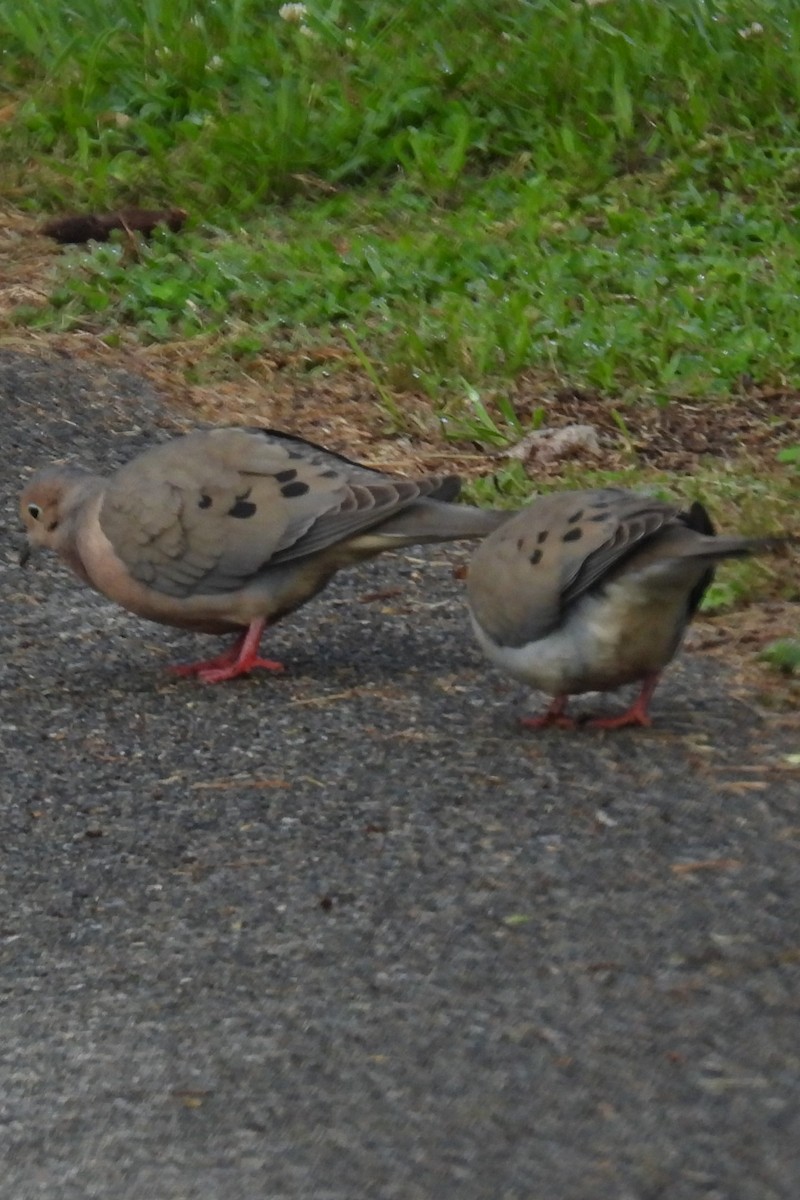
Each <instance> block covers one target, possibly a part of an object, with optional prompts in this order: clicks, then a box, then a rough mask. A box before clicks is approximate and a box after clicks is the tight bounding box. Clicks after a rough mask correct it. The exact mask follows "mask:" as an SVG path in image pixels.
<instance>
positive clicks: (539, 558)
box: [528, 550, 542, 567]
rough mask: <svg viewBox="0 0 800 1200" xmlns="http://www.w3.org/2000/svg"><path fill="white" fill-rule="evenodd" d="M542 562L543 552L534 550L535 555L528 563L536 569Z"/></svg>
mask: <svg viewBox="0 0 800 1200" xmlns="http://www.w3.org/2000/svg"><path fill="white" fill-rule="evenodd" d="M541 561H542V551H541V550H534V552H533V554H532V555H531V556H530V558H529V559H528V562H529V563H530V564H531V566H532V567H535V566H536V564H537V563H540V562H541Z"/></svg>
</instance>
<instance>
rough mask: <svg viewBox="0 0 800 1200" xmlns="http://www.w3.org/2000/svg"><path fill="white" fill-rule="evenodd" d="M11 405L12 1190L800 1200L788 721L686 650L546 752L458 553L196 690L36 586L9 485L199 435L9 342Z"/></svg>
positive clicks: (63, 583) (392, 565) (310, 1199)
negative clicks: (636, 709)
mask: <svg viewBox="0 0 800 1200" xmlns="http://www.w3.org/2000/svg"><path fill="white" fill-rule="evenodd" d="M0 406H1V410H2V420H3V456H2V461H3V479H2V491H3V496H2V501H3V510H2V511H3V524H4V526H5V532H6V537H5V539H4V550H3V553H2V555H1V556H0V594H1V595H2V599H3V613H4V619H3V625H2V643H3V644H2V656H0V673H1V676H2V701H0V705H1V709H2V711H0V723H1V729H0V737H1V738H2V748H3V752H4V753H3V758H4V767H3V772H2V793H3V798H2V806H1V808H0V820H1V821H2V825H1V826H0V828H1V830H2V836H1V840H0V847H1V851H0V852H1V853H2V875H0V963H1V964H2V967H1V970H0V989H1V990H2V1000H1V1001H0V1155H1V1156H2V1159H3V1161H4V1164H5V1165H4V1169H3V1173H2V1175H1V1176H0V1197H2V1200H6V1197H7V1198H8V1200H12V1198H13V1200H28V1198H29V1197H30V1198H33V1197H56V1196H57V1197H59V1200H73V1198H74V1200H78V1198H80V1200H84V1198H85V1197H103V1198H106V1197H114V1200H152V1198H157V1200H194V1198H195V1197H197V1198H201V1197H202V1198H205V1197H209V1198H213V1200H250V1198H251V1197H252V1198H253V1200H263V1198H268V1200H360V1198H361V1197H369V1198H370V1200H431V1198H436V1200H450V1198H453V1200H456V1198H458V1200H517V1198H519V1200H605V1198H606V1197H608V1198H609V1200H612V1198H613V1200H650V1198H653V1200H655V1198H657V1197H665V1198H669V1200H689V1198H691V1200H694V1198H701V1197H702V1198H704V1200H751V1198H752V1200H778V1198H780V1200H796V1197H797V1195H798V1193H799V1192H800V1115H799V1114H800V1106H799V1105H798V1099H799V1096H800V1085H799V1083H798V1075H799V1072H800V1037H798V996H799V994H800V992H799V989H798V984H800V935H798V929H799V928H800V920H799V919H798V918H800V896H799V892H798V886H797V884H798V866H797V854H798V847H800V816H798V804H797V801H798V789H797V773H796V770H793V769H792V761H791V757H790V756H791V755H792V753H796V751H797V741H796V726H795V727H794V730H793V729H792V727H791V725H790V724H789V723H787V721H786V719H785V718H784V719H783V720H782V721H781V720H779V719H777V718H775V717H769V716H765V715H764V714H761V713H760V712H758V711H757V710H756V709H755V708H754V707H753V706H752V705H750V704H748V703H747V702H746V698H745V699H742V698H741V697H739V696H735V697H734V696H733V695H731V694H730V692H727V693H726V680H725V677H724V675H720V672H719V668H718V665H717V664H715V663H709V662H704V661H702V660H701V659H700V658H698V657H696V656H692V655H690V654H686V655H684V656H682V657H681V658H680V659H679V661H678V663H677V664H675V665H674V666H673V668H672V669H671V671H670V672H669V674H668V676H667V679H666V681H665V683H664V684H663V685H662V687H661V689H660V690H659V692H658V693H657V695H656V702H655V705H654V714H655V717H656V720H657V725H656V727H655V728H654V729H653V730H651V731H624V732H620V733H616V734H602V733H582V734H580V735H574V734H572V735H571V734H565V733H561V732H558V731H555V732H551V733H547V734H540V735H538V736H537V735H531V734H523V733H521V732H520V731H519V730H518V728H517V726H516V722H515V717H516V715H518V714H519V712H521V711H523V710H524V709H525V707H526V706H527V705H529V703H530V698H529V697H528V696H527V695H526V694H525V692H524V690H523V689H521V688H518V687H517V686H516V685H514V684H511V683H509V682H508V681H506V680H503V679H502V678H500V677H498V676H496V675H494V674H493V673H492V672H491V671H490V670H489V669H488V668H487V667H486V666H485V665H484V663H483V661H482V659H481V656H480V654H479V652H478V650H477V648H476V647H474V646H473V643H472V640H471V638H470V636H469V634H468V631H467V620H466V615H465V607H464V603H463V597H462V587H463V585H462V584H460V583H459V582H457V581H456V580H455V579H454V578H453V566H454V564H457V563H459V562H463V561H465V558H466V554H467V551H465V550H460V549H446V550H442V549H440V548H434V549H433V550H432V551H430V552H415V551H409V552H406V553H405V554H403V555H399V556H397V557H394V558H390V557H389V556H385V557H384V558H383V559H381V560H380V561H379V562H377V563H375V564H371V565H369V566H367V567H365V568H363V569H361V570H359V571H354V572H352V573H350V574H348V575H347V576H344V575H343V576H340V577H339V579H338V580H337V581H335V582H334V584H333V585H332V586H331V587H329V588H328V590H327V591H326V592H324V593H323V594H322V595H321V596H320V597H318V598H317V599H316V600H315V601H313V602H312V603H310V604H309V605H308V606H307V607H306V608H304V609H303V610H301V611H300V612H299V613H296V614H294V615H293V616H292V617H290V618H288V619H287V620H286V621H285V622H284V623H283V624H281V626H280V627H279V628H278V629H276V630H275V631H274V634H273V638H272V640H271V641H269V643H268V648H267V649H266V652H267V653H270V654H273V653H274V654H275V655H276V656H277V657H281V658H283V659H284V660H285V661H286V663H287V665H288V667H289V670H288V671H287V673H286V675H285V676H284V677H281V678H272V677H269V676H267V675H266V674H261V675H256V676H253V677H252V678H250V679H247V680H242V681H237V682H236V683H233V684H230V685H223V686H220V687H214V688H208V687H203V686H201V685H198V684H197V683H196V682H194V681H185V680H181V681H176V680H172V679H170V678H169V677H168V676H166V675H165V674H164V671H163V665H164V664H165V663H166V662H169V661H175V660H180V659H181V658H190V657H192V656H194V655H196V654H197V653H198V651H199V652H200V653H201V654H203V653H205V652H206V651H207V650H208V649H209V648H211V647H215V646H216V645H217V643H216V642H214V641H212V640H210V639H202V638H193V637H190V636H188V635H184V634H181V633H180V632H178V631H171V630H167V629H163V628H160V627H158V626H155V625H149V624H147V623H145V622H141V621H138V620H137V619H136V618H134V617H132V616H129V615H128V614H125V613H123V612H121V611H119V610H117V609H115V608H114V607H113V606H111V605H110V604H109V603H107V602H106V601H105V600H103V599H102V598H101V597H96V596H94V595H93V594H91V593H89V592H88V591H87V590H86V589H84V588H82V587H81V586H80V584H79V583H78V582H77V581H75V580H73V579H72V578H71V577H70V576H68V575H67V573H66V572H65V570H64V569H63V568H61V567H60V566H59V565H58V564H56V562H55V561H54V560H53V559H52V558H47V559H44V558H43V559H41V560H40V561H39V562H38V563H37V564H35V565H34V566H33V567H31V568H29V569H28V571H27V572H26V573H24V572H22V571H20V569H19V567H18V566H17V564H16V553H17V547H18V545H19V540H18V532H17V517H16V500H15V497H16V493H17V491H18V489H19V486H20V483H21V482H22V480H23V479H24V477H25V473H26V470H27V468H28V467H32V466H35V465H41V464H42V463H44V462H46V461H49V460H51V459H52V458H53V457H54V456H64V457H72V458H75V459H76V460H78V461H81V462H83V463H84V464H86V465H89V466H93V465H94V466H100V467H102V468H104V469H107V468H109V467H110V466H111V465H113V464H114V463H117V462H121V461H124V460H126V459H128V458H130V457H131V456H132V455H133V454H134V453H137V452H138V451H139V450H140V449H143V448H144V447H145V446H146V445H149V444H151V443H152V441H153V440H154V439H156V438H160V437H164V436H167V435H169V433H171V432H173V431H174V430H175V428H176V422H178V420H179V418H177V417H176V418H173V417H172V416H170V414H169V413H168V411H167V410H165V409H163V408H162V407H161V405H160V404H159V401H158V398H157V397H156V396H155V395H154V394H153V393H152V391H151V390H150V389H149V387H148V386H147V385H146V384H145V383H144V382H143V381H142V380H140V379H137V378H135V377H134V376H132V375H130V374H126V373H125V372H122V371H106V372H102V371H100V370H98V369H90V368H88V367H86V366H85V365H79V364H77V363H75V362H73V361H71V360H70V359H69V358H67V357H52V358H46V359H42V358H40V359H37V358H33V357H27V356H24V355H22V354H18V353H11V352H9V351H2V352H0ZM381 593H383V595H382V596H381V595H380V594H381ZM376 594H378V595H377V598H375V597H376ZM370 597H372V599H370ZM266 646H267V642H266V641H265V647H266ZM591 700H592V701H595V702H596V701H597V698H596V697H592V698H591ZM618 702H619V698H618V697H612V698H603V699H601V700H600V702H599V704H600V706H601V707H602V706H609V707H610V706H613V705H614V704H616V703H618ZM593 707H594V709H595V710H596V709H597V703H594V705H593Z"/></svg>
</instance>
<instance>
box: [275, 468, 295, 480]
mask: <svg viewBox="0 0 800 1200" xmlns="http://www.w3.org/2000/svg"><path fill="white" fill-rule="evenodd" d="M275 478H276V479H277V481H278V483H289V482H290V481H291V480H292V479H296V478H297V471H295V469H294V467H290V468H289V470H288V471H278V474H277V475H276V476H275Z"/></svg>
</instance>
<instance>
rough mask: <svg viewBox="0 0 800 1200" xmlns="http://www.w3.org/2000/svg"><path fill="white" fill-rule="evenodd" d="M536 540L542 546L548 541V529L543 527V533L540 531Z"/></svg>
mask: <svg viewBox="0 0 800 1200" xmlns="http://www.w3.org/2000/svg"><path fill="white" fill-rule="evenodd" d="M536 541H537V542H538V543H539V545H540V546H541V545H543V544H544V543H545V542H546V541H547V530H546V529H543V530H542V532H541V533H538V534H537V535H536Z"/></svg>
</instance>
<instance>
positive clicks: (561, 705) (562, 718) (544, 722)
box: [519, 696, 577, 729]
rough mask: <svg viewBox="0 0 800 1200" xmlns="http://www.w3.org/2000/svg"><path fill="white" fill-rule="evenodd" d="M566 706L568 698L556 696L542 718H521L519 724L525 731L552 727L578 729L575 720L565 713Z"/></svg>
mask: <svg viewBox="0 0 800 1200" xmlns="http://www.w3.org/2000/svg"><path fill="white" fill-rule="evenodd" d="M566 706H567V697H566V696H555V697H554V698H553V700H551V702H550V707H549V708H548V709H547V711H546V712H543V713H542V715H541V716H540V717H520V722H519V723H520V725H523V726H524V727H525V729H546V728H547V727H548V726H550V725H555V726H556V727H557V728H558V729H576V728H577V724H576V722H575V718H574V717H568V716H567V714H566V713H565V712H564V709H565V708H566Z"/></svg>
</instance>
